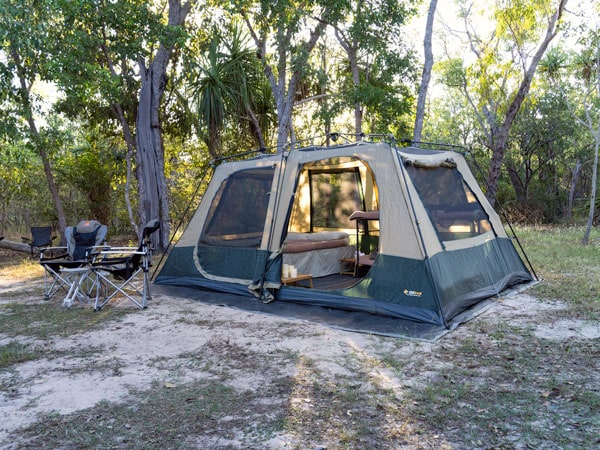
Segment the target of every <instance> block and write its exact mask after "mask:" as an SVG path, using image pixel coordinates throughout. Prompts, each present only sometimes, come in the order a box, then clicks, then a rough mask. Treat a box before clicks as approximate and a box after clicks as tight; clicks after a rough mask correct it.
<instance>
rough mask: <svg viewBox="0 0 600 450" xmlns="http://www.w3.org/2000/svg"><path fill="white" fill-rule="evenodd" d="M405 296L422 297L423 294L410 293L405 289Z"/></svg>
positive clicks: (417, 292)
mask: <svg viewBox="0 0 600 450" xmlns="http://www.w3.org/2000/svg"><path fill="white" fill-rule="evenodd" d="M404 295H408V296H409V297H420V296H421V295H423V293H422V292H421V291H412V290H410V291H409V290H408V289H404Z"/></svg>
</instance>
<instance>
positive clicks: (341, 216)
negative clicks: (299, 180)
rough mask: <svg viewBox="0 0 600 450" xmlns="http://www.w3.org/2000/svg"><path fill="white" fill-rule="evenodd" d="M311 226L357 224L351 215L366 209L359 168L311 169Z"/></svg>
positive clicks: (328, 226) (350, 225) (314, 228)
mask: <svg viewBox="0 0 600 450" xmlns="http://www.w3.org/2000/svg"><path fill="white" fill-rule="evenodd" d="M309 182H310V205H311V213H310V219H311V221H310V228H311V232H312V231H316V230H322V229H340V228H354V223H353V222H352V221H350V219H349V217H350V215H351V214H352V213H353V212H354V211H357V210H363V209H365V205H364V194H363V189H362V183H361V178H360V172H359V170H358V168H352V169H325V170H309Z"/></svg>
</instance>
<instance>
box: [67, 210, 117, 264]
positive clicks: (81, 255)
mask: <svg viewBox="0 0 600 450" xmlns="http://www.w3.org/2000/svg"><path fill="white" fill-rule="evenodd" d="M107 234H108V227H107V226H106V225H102V224H101V223H100V222H98V221H97V220H82V221H81V222H79V223H78V224H77V225H76V226H74V227H67V228H66V229H65V237H66V239H67V253H69V256H70V257H71V259H72V260H74V261H80V260H83V259H85V256H86V251H87V249H88V248H89V247H93V246H95V245H102V243H103V242H104V241H105V239H106V235H107Z"/></svg>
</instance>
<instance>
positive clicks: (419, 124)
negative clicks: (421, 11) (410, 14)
mask: <svg viewBox="0 0 600 450" xmlns="http://www.w3.org/2000/svg"><path fill="white" fill-rule="evenodd" d="M436 7H437V0H431V1H430V2H429V10H428V12H427V25H426V26H425V38H424V39H423V49H424V64H423V74H422V75H421V85H420V86H419V97H418V100H417V113H416V117H415V129H414V131H413V141H415V142H417V143H418V142H419V141H420V140H421V134H422V132H423V120H424V119H425V102H426V100H427V89H428V88H429V80H430V79H431V69H432V67H433V51H432V49H431V35H432V34H433V19H434V18H435V9H436Z"/></svg>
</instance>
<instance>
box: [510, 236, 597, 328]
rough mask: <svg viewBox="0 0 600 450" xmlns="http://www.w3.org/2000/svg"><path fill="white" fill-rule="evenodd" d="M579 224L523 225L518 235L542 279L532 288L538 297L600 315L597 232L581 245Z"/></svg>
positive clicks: (577, 311) (595, 315)
mask: <svg viewBox="0 0 600 450" xmlns="http://www.w3.org/2000/svg"><path fill="white" fill-rule="evenodd" d="M583 233H584V229H583V228H582V227H571V228H562V227H561V228H558V227H526V228H525V227H523V228H520V229H518V230H517V235H518V236H519V240H520V241H521V243H522V245H523V247H524V248H525V251H526V253H527V255H528V257H529V259H530V260H531V263H532V264H533V267H534V269H535V271H536V273H537V274H538V276H539V277H540V278H542V279H543V282H542V283H540V284H539V285H537V286H536V287H535V288H534V289H532V290H531V293H532V294H535V295H537V296H538V297H540V298H547V299H555V300H561V301H565V302H566V303H567V304H568V305H569V306H570V308H571V309H572V310H573V311H574V312H576V313H577V314H581V315H583V316H586V317H588V318H590V319H595V320H598V319H599V318H600V314H599V312H600V233H599V232H598V230H594V231H593V233H592V235H591V239H590V243H589V244H588V245H586V246H583V245H581V238H582V237H583Z"/></svg>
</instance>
